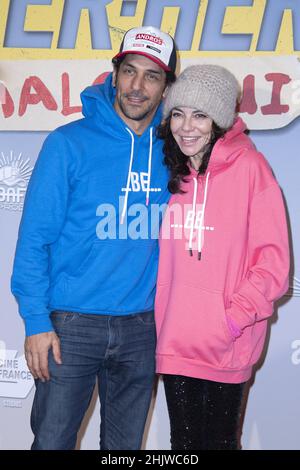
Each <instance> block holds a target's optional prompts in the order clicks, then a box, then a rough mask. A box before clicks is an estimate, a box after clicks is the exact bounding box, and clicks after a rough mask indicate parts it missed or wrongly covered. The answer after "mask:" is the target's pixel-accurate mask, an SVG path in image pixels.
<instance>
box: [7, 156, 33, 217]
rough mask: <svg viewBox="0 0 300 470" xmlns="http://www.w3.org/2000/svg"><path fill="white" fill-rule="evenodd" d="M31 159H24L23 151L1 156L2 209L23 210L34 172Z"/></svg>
mask: <svg viewBox="0 0 300 470" xmlns="http://www.w3.org/2000/svg"><path fill="white" fill-rule="evenodd" d="M29 162H30V159H29V158H27V159H26V160H24V159H23V158H22V153H20V154H19V155H18V156H14V155H13V152H12V151H11V152H10V155H5V154H4V153H3V152H1V156H0V209H5V210H12V211H22V209H23V203H24V197H25V193H26V189H27V186H28V182H29V179H30V176H31V173H32V168H31V167H30V166H29Z"/></svg>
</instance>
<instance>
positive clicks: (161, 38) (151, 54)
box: [113, 26, 177, 73]
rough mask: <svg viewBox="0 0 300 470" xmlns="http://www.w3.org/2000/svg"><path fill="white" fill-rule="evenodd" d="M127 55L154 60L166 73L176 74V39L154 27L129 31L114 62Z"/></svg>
mask: <svg viewBox="0 0 300 470" xmlns="http://www.w3.org/2000/svg"><path fill="white" fill-rule="evenodd" d="M125 54H140V55H143V56H145V57H148V58H149V59H151V60H153V62H155V63H156V64H158V65H160V67H162V69H163V70H165V71H166V72H173V73H175V69H176V61H177V58H176V46H175V42H174V39H173V38H172V37H171V36H170V35H169V34H167V33H164V32H163V31H161V30H160V29H158V28H155V27H154V26H141V27H139V28H132V29H129V31H127V32H126V33H125V35H124V37H123V41H122V43H121V46H120V51H119V53H118V54H117V55H115V56H114V58H113V61H115V60H118V59H119V58H121V57H123V56H124V55H125Z"/></svg>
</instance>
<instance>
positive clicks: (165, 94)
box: [162, 85, 169, 99]
mask: <svg viewBox="0 0 300 470" xmlns="http://www.w3.org/2000/svg"><path fill="white" fill-rule="evenodd" d="M168 91H169V85H167V86H166V88H165V89H164V91H163V94H162V97H163V99H164V98H165V97H166V96H167V94H168Z"/></svg>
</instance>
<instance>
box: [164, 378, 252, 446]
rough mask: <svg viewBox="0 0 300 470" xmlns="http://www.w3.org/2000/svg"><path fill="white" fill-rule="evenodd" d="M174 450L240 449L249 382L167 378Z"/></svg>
mask: <svg viewBox="0 0 300 470" xmlns="http://www.w3.org/2000/svg"><path fill="white" fill-rule="evenodd" d="M164 386H165V392H166V399H167V405H168V411H169V417H170V427H171V447H172V450H226V449H228V450H238V449H240V445H239V438H238V433H239V426H240V415H241V404H242V398H243V392H244V388H245V383H242V384H228V383H221V382H212V381H210V380H203V379H196V378H192V377H184V376H180V375H164Z"/></svg>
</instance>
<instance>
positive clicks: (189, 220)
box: [171, 209, 215, 231]
mask: <svg viewBox="0 0 300 470" xmlns="http://www.w3.org/2000/svg"><path fill="white" fill-rule="evenodd" d="M193 217H194V212H193V210H189V211H187V213H186V218H185V222H184V225H183V224H171V227H172V228H186V229H193V228H194V230H199V229H200V224H201V217H202V209H201V210H199V211H197V212H196V214H195V219H194V220H195V221H194V224H193ZM201 230H209V231H213V230H215V227H211V226H209V225H202V227H201Z"/></svg>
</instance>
